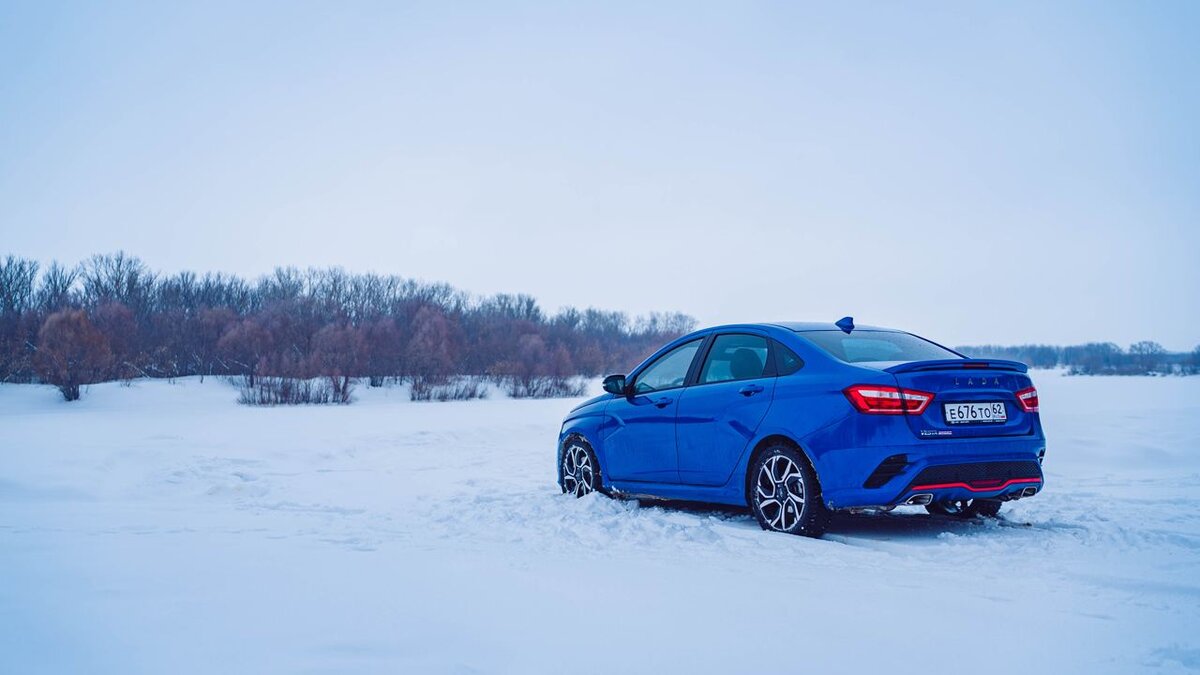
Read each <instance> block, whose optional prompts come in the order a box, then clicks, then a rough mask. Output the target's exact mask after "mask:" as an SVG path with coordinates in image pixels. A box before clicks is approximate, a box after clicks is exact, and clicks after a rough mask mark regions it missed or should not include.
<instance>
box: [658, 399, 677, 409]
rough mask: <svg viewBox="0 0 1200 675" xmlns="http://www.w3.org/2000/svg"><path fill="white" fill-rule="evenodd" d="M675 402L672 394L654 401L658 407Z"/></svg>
mask: <svg viewBox="0 0 1200 675" xmlns="http://www.w3.org/2000/svg"><path fill="white" fill-rule="evenodd" d="M674 402H675V399H673V398H671V397H670V396H664V397H662V398H660V399H658V400H657V401H655V402H654V406H655V407H656V408H665V407H667V406H669V405H671V404H672V403H674Z"/></svg>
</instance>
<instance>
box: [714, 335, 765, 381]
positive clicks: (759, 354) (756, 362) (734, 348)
mask: <svg viewBox="0 0 1200 675" xmlns="http://www.w3.org/2000/svg"><path fill="white" fill-rule="evenodd" d="M769 354H770V350H769V349H768V348H767V339H766V338H764V337H760V336H758V335H718V336H717V337H716V339H715V340H713V344H712V348H711V349H709V350H708V358H706V359H704V368H703V369H701V371H700V384H709V383H712V382H731V381H733V380H753V379H755V378H758V377H762V376H763V373H764V372H765V371H766V369H767V356H768V355H769Z"/></svg>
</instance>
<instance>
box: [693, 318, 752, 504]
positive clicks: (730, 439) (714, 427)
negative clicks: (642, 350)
mask: <svg viewBox="0 0 1200 675" xmlns="http://www.w3.org/2000/svg"><path fill="white" fill-rule="evenodd" d="M772 364H773V361H772V354H771V344H770V342H769V340H768V339H767V337H766V336H764V335H759V334H752V333H724V334H720V335H717V336H716V337H715V338H714V339H713V340H712V343H711V346H710V347H709V348H708V353H707V355H706V356H705V357H704V362H703V365H701V366H700V368H699V372H698V373H697V375H696V378H695V384H693V385H692V386H690V387H688V388H687V389H685V390H684V391H683V392H682V393H681V395H680V396H679V410H678V412H677V413H676V415H675V438H676V445H677V447H678V456H679V478H680V481H681V482H683V483H685V484H688V485H723V484H724V483H725V482H726V481H727V480H729V476H730V474H732V473H733V468H734V465H735V464H737V461H738V459H739V458H740V457H741V455H742V452H743V451H744V450H745V449H746V445H747V444H748V443H749V442H750V440H751V439H752V438H754V434H755V431H756V430H757V429H758V425H759V424H761V423H762V420H763V418H764V417H766V414H767V409H768V408H770V407H771V399H772V396H773V395H774V392H775V378H774V371H775V368H774V366H773V365H772Z"/></svg>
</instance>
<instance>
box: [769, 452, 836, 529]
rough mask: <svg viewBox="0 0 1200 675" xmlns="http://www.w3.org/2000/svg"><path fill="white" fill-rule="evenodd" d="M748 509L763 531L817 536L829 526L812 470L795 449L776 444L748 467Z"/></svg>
mask: <svg viewBox="0 0 1200 675" xmlns="http://www.w3.org/2000/svg"><path fill="white" fill-rule="evenodd" d="M749 487H750V500H749V501H750V510H751V511H753V512H754V517H755V518H757V519H758V524H759V525H761V526H762V528H763V529H764V530H771V531H774V532H786V533H788V534H800V535H804V536H806V537H819V536H821V535H822V534H824V533H825V528H826V527H828V526H829V510H828V509H826V508H825V505H824V504H822V503H821V486H820V484H819V483H818V482H817V475H816V472H814V471H813V469H812V467H811V466H809V464H808V460H807V459H805V458H804V457H803V456H802V455H801V454H800V452H799V451H798V450H796V449H795V448H792V447H790V446H787V445H782V444H781V445H776V446H772V447H770V448H768V449H767V450H766V452H764V453H763V454H762V455H760V456H759V457H758V459H757V460H755V462H754V464H753V465H752V466H751V467H750V485H749Z"/></svg>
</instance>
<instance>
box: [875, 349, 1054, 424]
mask: <svg viewBox="0 0 1200 675" xmlns="http://www.w3.org/2000/svg"><path fill="white" fill-rule="evenodd" d="M881 370H883V371H884V372H888V373H891V374H892V375H893V376H895V378H896V383H897V384H898V385H899V386H900V387H901V388H902V389H910V390H917V391H922V392H927V393H930V394H933V401H931V404H930V405H929V406H927V407H926V408H925V410H924V411H923V412H922V413H921V414H919V415H914V414H910V415H906V416H905V417H906V418H907V420H908V425H909V428H910V429H912V432H913V434H914V435H916V436H917V437H918V438H922V439H930V440H934V439H950V438H985V437H995V436H1020V435H1024V434H1028V433H1030V432H1031V431H1032V430H1033V422H1034V420H1033V415H1034V413H1032V412H1026V411H1025V408H1024V407H1023V406H1022V405H1021V403H1020V402H1019V401H1018V400H1017V393H1018V392H1020V391H1023V390H1026V389H1029V388H1030V387H1032V386H1033V385H1032V381H1031V380H1030V379H1029V375H1028V374H1027V371H1028V368H1027V367H1026V366H1025V364H1023V363H1018V362H1016V361H1002V360H985V359H941V360H935V361H909V362H904V363H897V364H890V365H887V366H886V367H884V368H881Z"/></svg>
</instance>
